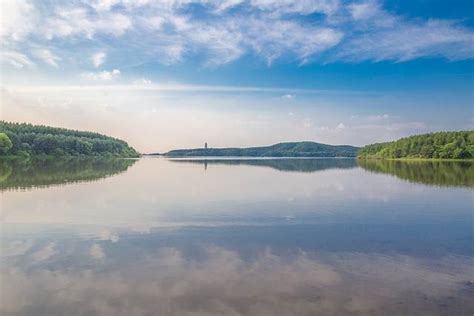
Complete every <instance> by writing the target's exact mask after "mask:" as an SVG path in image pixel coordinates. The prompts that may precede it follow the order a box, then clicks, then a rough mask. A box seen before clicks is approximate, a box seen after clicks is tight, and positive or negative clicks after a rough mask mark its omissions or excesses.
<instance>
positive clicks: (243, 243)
mask: <svg viewBox="0 0 474 316" xmlns="http://www.w3.org/2000/svg"><path fill="white" fill-rule="evenodd" d="M122 161H124V162H126V163H125V164H124V165H121V164H120V163H118V165H116V166H115V167H112V165H114V164H115V163H116V162H110V164H111V165H108V164H107V163H106V162H104V163H98V162H92V161H83V162H82V164H81V163H79V162H75V164H74V163H72V162H64V163H63V164H59V165H55V164H54V163H51V162H44V164H42V163H40V162H36V163H31V164H29V165H25V166H24V171H18V170H22V169H21V165H19V166H11V165H8V166H10V168H7V167H6V166H7V165H5V164H2V165H1V166H2V178H1V179H2V183H5V181H7V183H10V184H9V187H10V188H14V187H15V188H16V187H29V188H31V189H30V190H26V191H20V190H4V191H3V192H2V193H1V194H2V209H1V213H2V215H1V220H2V231H1V240H0V246H1V263H0V314H1V315H2V316H3V315H40V316H42V315H45V316H46V315H47V316H54V315H105V316H108V315H113V316H121V315H127V316H128V315H469V316H470V315H472V314H473V312H474V301H473V300H472V296H473V295H474V269H473V266H474V260H473V259H474V233H473V229H472V227H473V222H472V219H473V204H472V203H473V201H472V194H473V190H472V186H471V185H470V184H469V183H471V182H469V181H471V180H467V179H465V175H464V173H463V172H460V171H459V170H468V172H472V169H471V168H472V167H471V166H456V167H454V166H451V167H450V168H446V166H444V165H443V168H444V169H443V171H441V170H438V169H437V168H438V166H439V165H437V164H431V165H430V167H429V168H432V169H431V173H434V174H436V173H440V174H443V176H434V175H432V178H434V179H436V181H435V180H433V181H422V180H417V181H413V182H408V181H404V180H403V179H405V176H401V175H399V173H400V174H403V175H405V174H410V175H413V178H415V177H417V176H420V174H422V175H426V177H429V174H430V172H428V171H425V170H424V171H420V170H413V169H417V168H424V167H421V166H419V167H417V166H418V164H410V166H409V167H399V166H398V165H397V167H391V169H390V168H388V167H385V169H388V170H392V169H395V170H397V171H393V170H392V171H393V173H394V174H396V175H399V177H392V176H389V175H386V174H385V172H381V173H374V172H367V171H366V170H369V171H372V170H374V168H375V167H373V166H371V167H368V166H367V165H364V164H363V163H364V162H360V163H361V167H362V168H359V167H357V162H356V161H355V160H346V159H295V160H288V159H276V160H269V159H265V160H258V159H257V160H256V159H251V160H232V161H229V160H218V161H216V160H211V161H207V164H208V165H207V166H208V168H207V170H205V168H204V166H205V162H204V161H203V160H190V161H189V160H179V162H176V160H173V161H170V160H167V159H161V158H148V159H140V160H138V161H136V163H135V162H133V161H126V160H122ZM132 163H134V166H133V168H128V166H130V165H131V164H132ZM65 166H70V167H65ZM74 166H75V167H74ZM118 166H122V167H118ZM260 166H261V168H260ZM19 167H20V168H19ZM377 168H381V167H380V166H379V167H377ZM397 168H402V169H403V170H409V171H403V172H401V171H399V169H397ZM466 168H467V169H466ZM385 169H383V170H385ZM15 170H17V171H15ZM453 170H456V171H453ZM469 170H470V171H469ZM81 171H84V172H85V174H86V175H92V174H96V175H97V174H99V175H101V176H102V177H105V176H108V175H112V174H113V173H115V172H120V171H126V172H124V173H122V174H121V176H119V177H113V176H112V177H109V178H108V179H106V180H103V181H93V182H84V183H80V184H71V185H67V186H57V185H54V186H47V185H49V184H59V183H63V182H64V181H87V180H89V179H97V178H98V177H87V176H85V175H84V173H81ZM113 171H115V172H113ZM282 171H285V172H282ZM302 171H304V172H302ZM389 173H390V174H391V172H389ZM450 173H452V174H451V175H450ZM15 174H16V175H15ZM64 174H68V175H67V176H64ZM13 175H15V176H14V177H12V176H13ZM80 175H82V176H80ZM29 178H31V179H29ZM400 178H402V179H400ZM453 178H454V179H457V180H453ZM35 179H36V181H34V180H35ZM38 179H41V181H40V180H38ZM71 179H76V180H71ZM439 179H442V180H439ZM440 181H445V183H441V182H440ZM456 181H460V183H468V184H461V185H460V184H456V185H455V186H454V184H455V183H457V182H456ZM466 181H467V182H466ZM421 182H422V183H427V184H435V185H428V186H427V185H420V184H419V183H421ZM2 185H3V184H2ZM37 186H42V188H41V189H37V188H36V187H37ZM2 188H4V187H3V186H2Z"/></svg>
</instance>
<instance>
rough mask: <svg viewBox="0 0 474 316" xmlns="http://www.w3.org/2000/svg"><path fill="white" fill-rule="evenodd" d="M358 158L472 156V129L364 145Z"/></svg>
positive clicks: (473, 152) (473, 154)
mask: <svg viewBox="0 0 474 316" xmlns="http://www.w3.org/2000/svg"><path fill="white" fill-rule="evenodd" d="M358 157H359V158H389V159H393V158H395V159H396V158H427V159H431V158H433V159H472V158H474V131H461V132H438V133H430V134H424V135H415V136H410V137H406V138H402V139H399V140H397V141H393V142H388V143H379V144H372V145H368V146H365V147H363V148H361V149H360V151H359V155H358Z"/></svg>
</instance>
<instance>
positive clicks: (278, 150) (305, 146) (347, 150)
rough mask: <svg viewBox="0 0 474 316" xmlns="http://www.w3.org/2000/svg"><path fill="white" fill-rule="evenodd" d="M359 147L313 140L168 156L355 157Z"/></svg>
mask: <svg viewBox="0 0 474 316" xmlns="http://www.w3.org/2000/svg"><path fill="white" fill-rule="evenodd" d="M358 149H359V148H357V147H354V146H348V145H339V146H333V145H326V144H319V143H315V142H295V143H279V144H275V145H272V146H266V147H249V148H207V149H205V148H196V149H178V150H172V151H169V152H167V153H166V154H165V156H170V157H199V156H215V157H221V156H229V157H356V156H357V150H358Z"/></svg>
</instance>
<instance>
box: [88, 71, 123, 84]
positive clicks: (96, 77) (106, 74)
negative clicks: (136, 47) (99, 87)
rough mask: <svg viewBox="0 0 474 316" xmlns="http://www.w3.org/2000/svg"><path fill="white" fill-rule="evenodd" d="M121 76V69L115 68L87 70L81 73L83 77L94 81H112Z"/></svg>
mask: <svg viewBox="0 0 474 316" xmlns="http://www.w3.org/2000/svg"><path fill="white" fill-rule="evenodd" d="M119 76H120V70H118V69H114V70H112V71H106V70H104V71H99V72H85V73H82V74H81V77H82V78H84V79H87V80H92V81H111V80H112V79H115V78H118V77H119Z"/></svg>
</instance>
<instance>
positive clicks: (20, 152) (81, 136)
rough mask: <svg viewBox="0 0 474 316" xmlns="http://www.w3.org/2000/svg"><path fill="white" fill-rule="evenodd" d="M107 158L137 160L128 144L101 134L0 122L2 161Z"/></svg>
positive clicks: (134, 151) (133, 150) (137, 155)
mask: <svg viewBox="0 0 474 316" xmlns="http://www.w3.org/2000/svg"><path fill="white" fill-rule="evenodd" d="M2 156H3V157H10V156H23V157H24V156H26V157H27V156H103V157H121V158H135V157H139V156H140V154H139V153H138V152H137V151H136V150H135V149H133V148H132V147H131V146H129V145H128V144H127V143H126V142H125V141H123V140H120V139H117V138H113V137H109V136H105V135H102V134H99V133H93V132H84V131H76V130H70V129H65V128H57V127H49V126H44V125H32V124H28V123H10V122H6V121H0V157H2Z"/></svg>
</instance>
